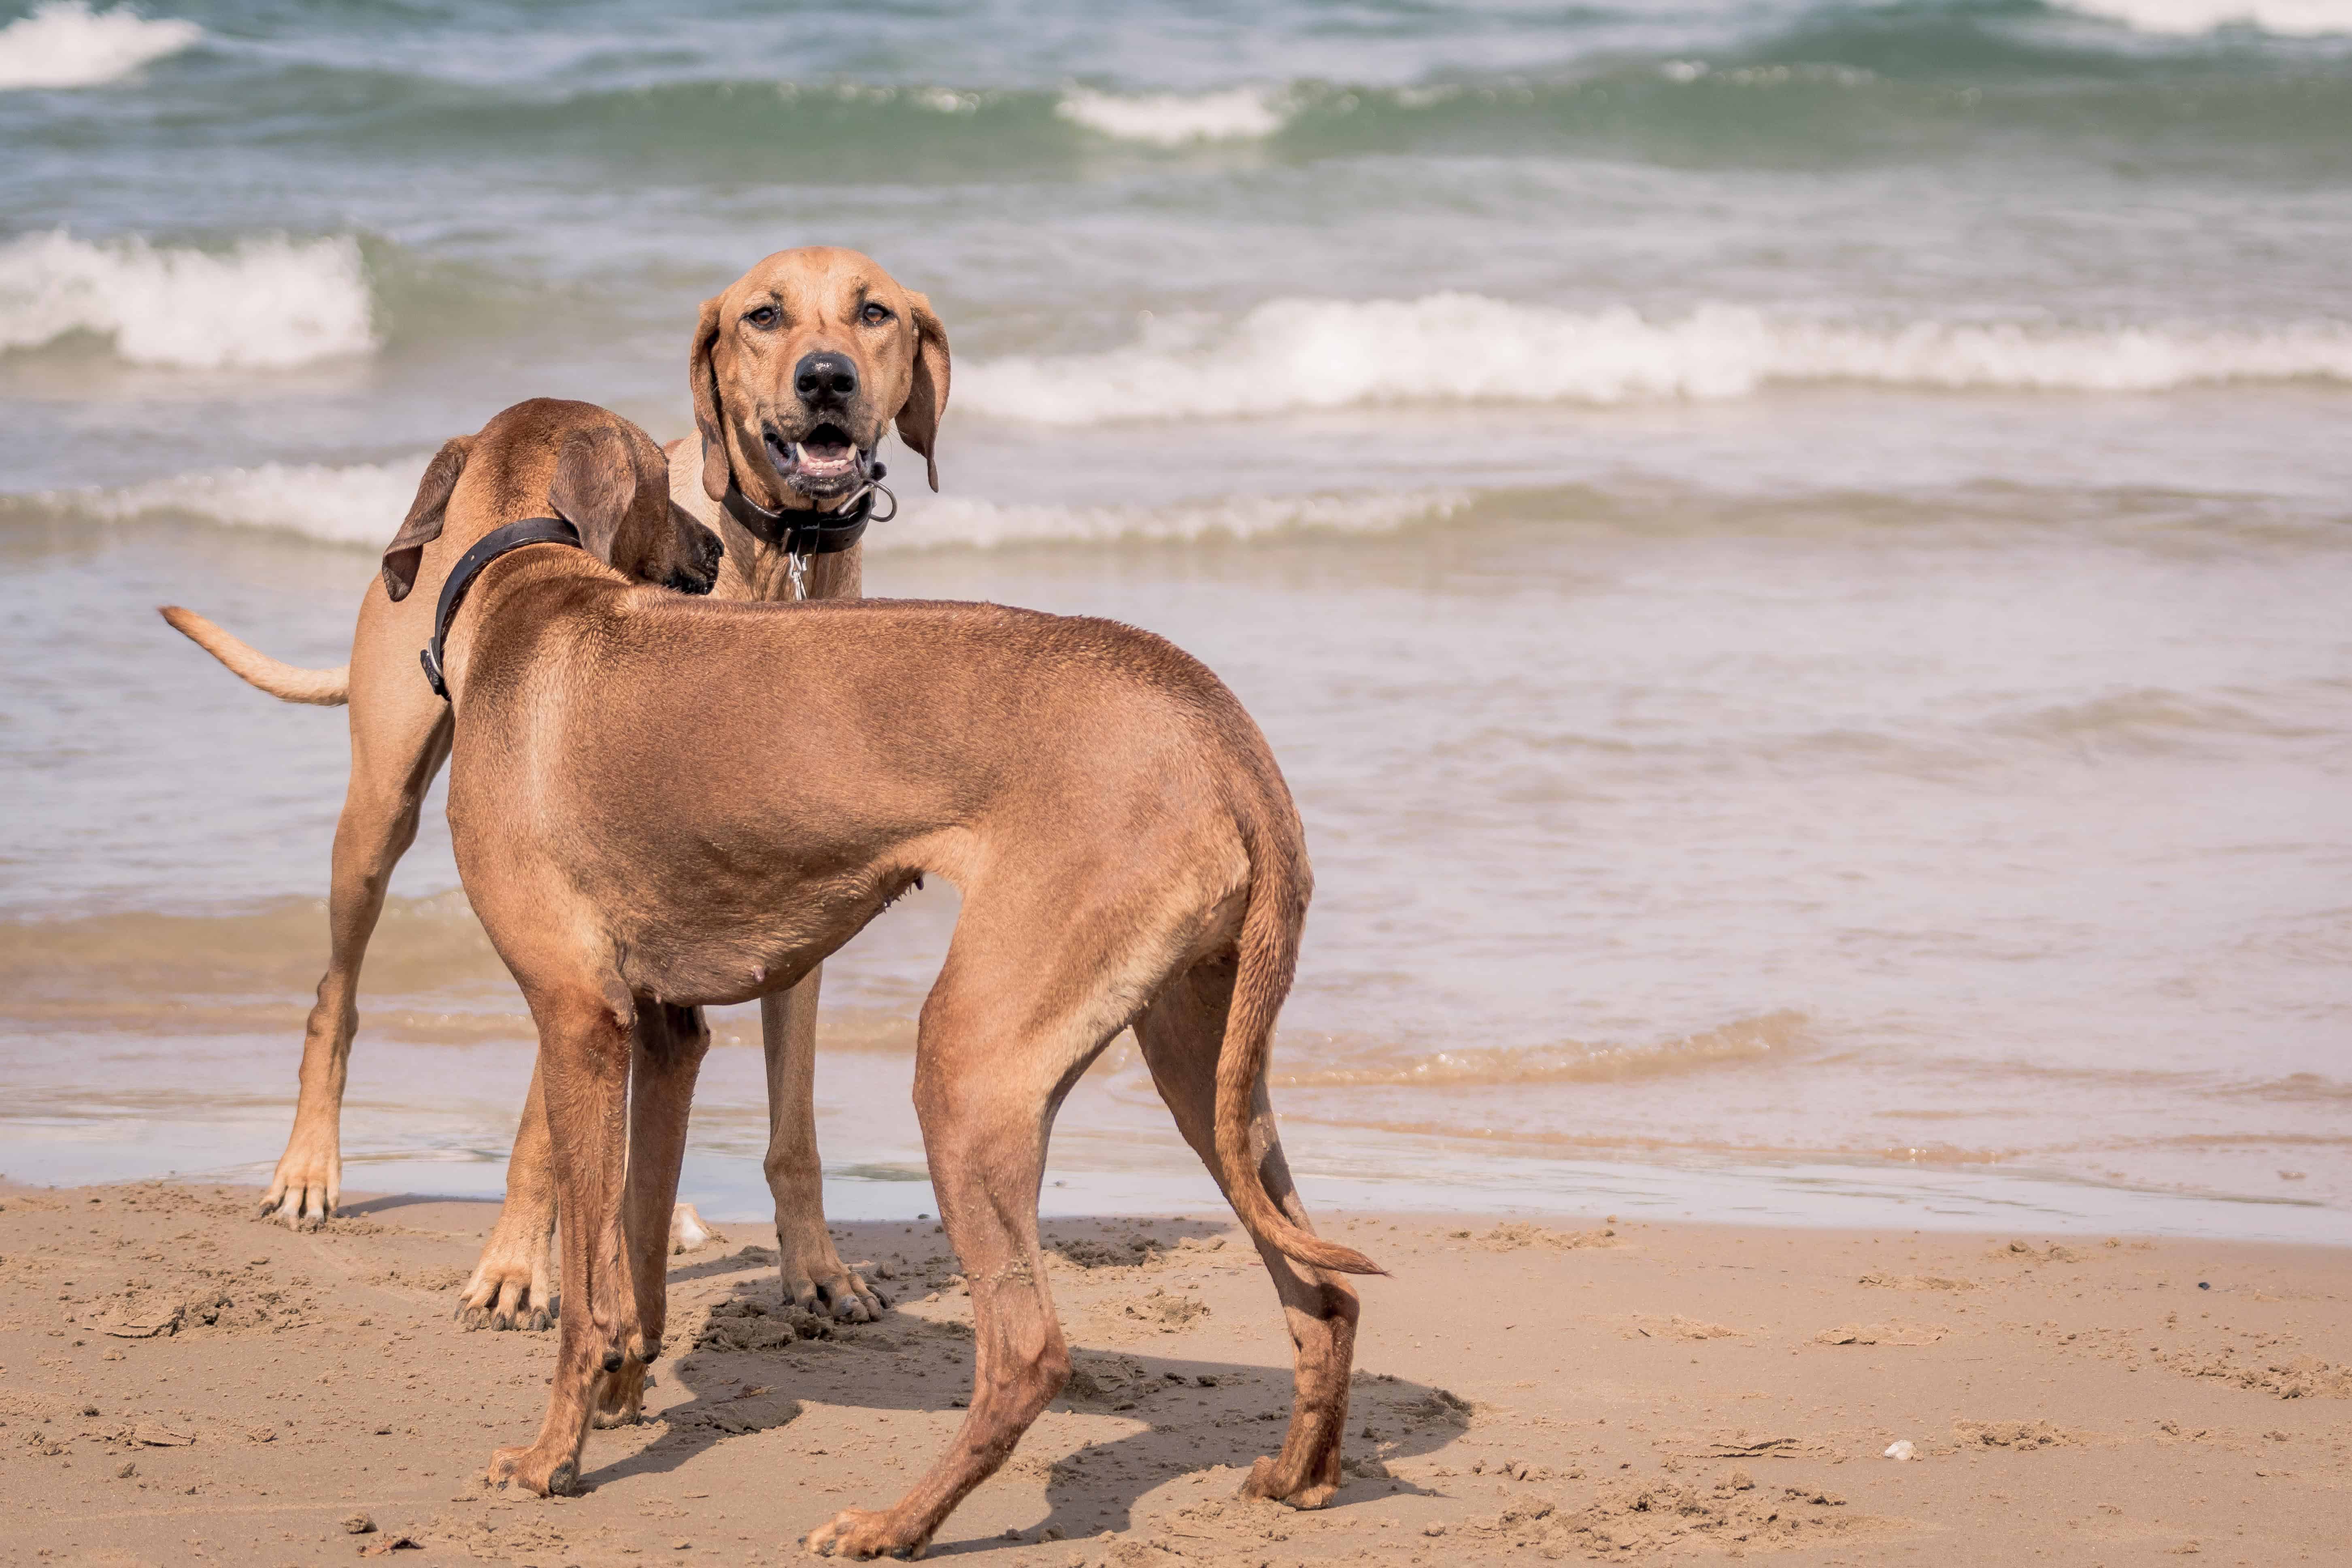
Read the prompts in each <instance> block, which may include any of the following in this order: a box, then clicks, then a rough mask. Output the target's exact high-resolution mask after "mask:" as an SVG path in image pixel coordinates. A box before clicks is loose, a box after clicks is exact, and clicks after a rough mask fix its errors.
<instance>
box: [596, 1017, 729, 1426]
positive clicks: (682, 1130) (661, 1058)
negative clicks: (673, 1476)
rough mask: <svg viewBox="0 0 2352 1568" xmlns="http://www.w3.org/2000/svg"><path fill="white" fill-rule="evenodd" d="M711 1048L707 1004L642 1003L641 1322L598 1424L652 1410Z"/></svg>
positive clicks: (634, 1224)
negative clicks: (673, 1226)
mask: <svg viewBox="0 0 2352 1568" xmlns="http://www.w3.org/2000/svg"><path fill="white" fill-rule="evenodd" d="M709 1048H710V1029H709V1026H708V1025H706V1024H705V1023H704V1022H703V1019H702V1009H701V1008H699V1007H668V1006H664V1005H661V1004H659V1003H656V1002H647V1001H640V1002H639V1003H638V1004H637V1039H636V1051H635V1066H634V1067H633V1068H631V1069H630V1075H629V1177H628V1182H629V1185H628V1195H627V1197H626V1198H625V1200H624V1203H623V1207H622V1216H623V1219H624V1221H625V1226H624V1228H625V1230H626V1231H627V1233H628V1238H629V1278H630V1280H631V1282H632V1284H633V1286H634V1288H635V1291H636V1326H635V1333H634V1334H630V1335H625V1336H624V1339H623V1348H624V1349H625V1351H626V1352H628V1359H627V1360H626V1361H625V1362H623V1363H622V1364H621V1369H620V1370H619V1371H618V1372H608V1373H604V1376H603V1377H602V1378H601V1379H599V1381H598V1383H597V1385H596V1417H595V1420H596V1425H597V1426H630V1425H634V1424H635V1422H636V1421H637V1419H638V1418H639V1417H640V1416H641V1415H643V1414H644V1410H645V1394H646V1368H647V1367H648V1366H651V1365H652V1364H653V1363H654V1360H655V1358H656V1357H657V1356H659V1355H660V1354H661V1351H662V1336H663V1334H664V1333H665V1332H666V1331H667V1328H668V1317H669V1216H670V1209H671V1206H672V1205H675V1204H676V1203H677V1172H678V1166H679V1164H680V1163H682V1162H683V1161H684V1159H685V1158H686V1118H687V1111H688V1109H689V1108H690V1107H691V1106H692V1104H693V1102H694V1080H695V1079H696V1077H697V1076H698V1074H700V1072H701V1070H702V1058H703V1054H704V1053H705V1052H706V1051H708V1050H709Z"/></svg>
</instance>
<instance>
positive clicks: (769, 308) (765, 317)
mask: <svg viewBox="0 0 2352 1568" xmlns="http://www.w3.org/2000/svg"><path fill="white" fill-rule="evenodd" d="M743 319H744V320H745V321H749V322H751V324H752V325H753V326H755V327H772V326H774V325H775V324H776V308H775V307H774V306H773V305H762V306H761V307H760V308H759V309H758V310H754V311H752V312H751V314H750V315H748V316H746V317H744V318H743Z"/></svg>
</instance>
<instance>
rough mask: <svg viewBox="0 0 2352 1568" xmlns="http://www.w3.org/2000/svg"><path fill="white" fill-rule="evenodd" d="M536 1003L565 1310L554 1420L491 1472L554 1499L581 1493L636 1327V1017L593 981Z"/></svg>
mask: <svg viewBox="0 0 2352 1568" xmlns="http://www.w3.org/2000/svg"><path fill="white" fill-rule="evenodd" d="M531 1011H532V1012H533V1013H534V1014H536V1015H537V1016H539V1019H540V1051H539V1066H540V1072H541V1078H542V1080H543V1083H544V1087H545V1090H546V1101H547V1125H548V1131H549V1134H550V1136H551V1138H552V1140H553V1142H554V1146H555V1149H554V1152H555V1160H554V1163H555V1179H556V1205H557V1209H558V1212H559V1215H560V1216H561V1217H560V1219H559V1222H558V1224H557V1226H556V1235H557V1240H558V1244H559V1245H560V1246H561V1247H562V1253H563V1280H564V1290H563V1308H562V1313H561V1315H560V1317H559V1320H558V1323H557V1337H556V1350H555V1374H554V1376H553V1377H551V1378H550V1379H549V1380H548V1396H547V1418H546V1420H545V1421H544V1422H542V1423H541V1426H540V1429H539V1436H538V1438H537V1439H536V1440H535V1441H533V1442H532V1443H531V1444H530V1446H529V1447H520V1448H501V1449H499V1451H498V1452H496V1453H495V1454H493V1455H491V1456H490V1468H489V1479H491V1480H493V1481H496V1482H499V1483H504V1482H507V1481H513V1482H515V1483H516V1484H518V1485H520V1486H521V1487H523V1488H525V1489H528V1490H530V1491H534V1492H537V1493H539V1494H540V1495H541V1496H542V1497H544V1496H547V1495H549V1494H551V1493H552V1494H555V1495H558V1496H563V1495H568V1494H570V1493H571V1492H572V1491H574V1490H576V1489H578V1486H579V1482H580V1446H581V1444H582V1442H583V1440H584V1439H585V1438H586V1436H587V1433H588V1419H589V1414H590V1411H591V1408H592V1406H593V1394H594V1384H595V1382H596V1379H597V1378H598V1377H599V1376H600V1375H601V1374H603V1373H609V1372H618V1371H619V1370H620V1369H621V1367H622V1365H623V1364H624V1363H625V1361H626V1360H627V1356H626V1353H625V1352H626V1349H627V1343H626V1342H627V1341H628V1340H629V1339H630V1338H632V1337H634V1336H635V1331H636V1317H637V1312H636V1300H635V1288H634V1286H633V1285H632V1283H631V1280H630V1278H629V1263H628V1258H627V1253H626V1248H625V1243H624V1236H623V1226H622V1217H621V1196H622V1187H623V1183H624V1180H625V1167H626V1162H627V1158H628V1131H627V1125H626V1121H627V1116H628V1098H629V1059H630V1051H631V1045H632V1038H631V1037H632V1034H633V1029H634V1020H633V1019H631V1018H629V1017H628V1016H626V1013H625V1009H621V1010H616V1008H615V1006H614V1004H613V1003H611V1002H609V1001H608V1000H607V999H606V998H604V996H602V995H600V994H597V993H596V992H594V991H586V990H584V989H583V992H581V993H576V994H567V995H562V996H557V997H551V998H550V997H543V996H534V997H533V998H532V1008H531Z"/></svg>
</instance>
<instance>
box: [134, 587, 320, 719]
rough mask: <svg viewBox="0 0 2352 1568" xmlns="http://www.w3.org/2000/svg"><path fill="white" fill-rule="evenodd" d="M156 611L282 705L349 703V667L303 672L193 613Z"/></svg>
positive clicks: (169, 608)
mask: <svg viewBox="0 0 2352 1568" xmlns="http://www.w3.org/2000/svg"><path fill="white" fill-rule="evenodd" d="M158 608H159V610H160V612H161V614H162V615H163V618H164V619H165V620H167V621H169V622H171V623H172V629H173V630H174V631H176V632H178V633H179V634H180V635H181V636H182V637H186V638H187V639H188V640H189V641H190V642H192V643H194V644H195V645H196V646H197V647H200V648H202V649H204V650H205V652H206V653H208V654H210V655H212V656H213V657H214V658H216V659H218V660H220V661H221V662H222V663H223V664H225V665H226V666H228V667H229V669H230V670H231V671H232V672H233V673H234V674H236V676H238V677H239V678H240V679H243V680H244V681H245V682H246V684H247V685H249V686H257V687H259V688H260V689H262V690H264V691H267V692H268V693H269V695H271V696H272V697H275V698H277V699H278V700H280V701H281V702H310V703H313V704H316V705H317V706H319V707H320V708H340V707H341V706H342V705H343V704H344V703H346V702H349V701H350V700H352V667H351V666H350V665H348V664H339V665H337V666H336V667H335V668H332V669H304V668H302V667H301V666H299V665H296V664H288V663H287V662H285V661H284V660H283V659H276V658H270V657H269V656H268V654H266V653H263V652H262V651H261V650H260V649H259V648H257V647H251V646H249V645H247V644H246V643H244V642H242V641H240V640H239V639H237V638H236V637H231V636H230V635H229V634H228V633H226V632H225V631H223V630H221V629H220V627H218V626H215V625H213V624H212V622H210V621H208V620H206V619H205V618H204V616H200V615H198V614H196V612H195V611H194V610H184V609H182V608H181V607H180V606H179V605H160V606H158Z"/></svg>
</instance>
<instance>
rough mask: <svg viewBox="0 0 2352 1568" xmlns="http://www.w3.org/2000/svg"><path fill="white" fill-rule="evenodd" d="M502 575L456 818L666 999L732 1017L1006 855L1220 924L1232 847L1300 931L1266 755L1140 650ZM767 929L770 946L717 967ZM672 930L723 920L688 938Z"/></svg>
mask: <svg viewBox="0 0 2352 1568" xmlns="http://www.w3.org/2000/svg"><path fill="white" fill-rule="evenodd" d="M549 553H550V554H551V555H552V554H553V553H554V552H549ZM525 574H530V576H531V577H532V578H533V579H535V580H532V581H525V582H517V583H515V584H512V586H511V588H510V589H509V590H505V591H501V592H500V593H499V595H498V598H497V602H496V604H495V605H492V606H489V607H487V608H486V609H485V611H484V616H485V621H486V626H487V628H488V629H487V630H486V632H485V634H484V635H482V636H481V637H478V638H477V639H476V641H475V643H474V646H473V647H472V648H471V650H470V652H469V655H468V657H469V659H470V666H469V673H468V678H467V690H466V691H465V692H464V693H462V694H461V696H460V699H459V701H458V705H457V719H458V735H457V755H456V760H455V762H454V763H453V768H452V773H451V797H450V798H451V809H452V813H453V818H454V817H455V816H458V815H472V814H474V813H477V812H479V813H482V814H485V815H487V816H494V817H496V818H498V819H499V820H501V821H503V822H505V823H507V824H508V825H509V826H508V828H507V829H506V830H505V832H504V833H503V834H502V836H501V838H500V841H499V853H500V854H501V855H506V856H512V855H514V854H517V853H519V852H520V850H521V847H522V845H523V844H524V843H526V842H530V843H533V844H535V845H536V846H538V848H537V851H536V852H539V853H543V854H545V855H547V856H548V857H550V858H551V859H552V860H553V861H555V862H556V863H558V864H560V866H561V868H562V875H563V877H564V878H565V879H567V880H570V881H572V882H575V883H576V884H577V885H578V887H579V888H580V889H581V890H582V892H583V895H584V896H586V897H587V898H588V899H589V900H592V901H593V903H594V904H595V905H596V906H597V907H598V908H599V909H601V910H603V911H604V916H603V918H604V921H607V922H609V924H610V929H611V930H612V934H613V936H614V940H616V941H623V942H628V943H629V944H631V949H632V952H633V953H635V955H636V962H637V963H638V964H640V965H641V966H642V973H645V975H646V978H648V979H651V978H653V976H654V973H655V972H656V971H658V972H659V973H661V975H662V976H663V984H660V985H659V986H656V987H654V988H655V989H657V990H658V991H659V992H660V994H665V995H675V996H680V997H685V996H694V997H696V998H698V999H707V1000H712V1001H718V1000H730V1001H731V1000H740V999H742V998H743V996H745V995H747V994H754V993H755V991H756V990H757V989H758V988H760V987H762V986H764V985H766V984H768V983H769V979H768V977H770V976H772V974H773V973H776V972H777V971H778V969H779V966H780V965H782V964H784V963H786V954H785V952H784V951H783V949H784V948H785V947H786V946H791V947H794V948H800V947H801V946H802V944H803V943H806V942H822V941H824V940H825V937H821V936H820V934H819V932H820V930H822V931H824V932H825V933H826V936H831V934H832V933H833V932H835V931H838V936H837V938H836V939H835V941H836V944H837V941H845V940H846V939H847V937H848V935H850V934H854V932H855V931H856V929H857V927H858V926H859V925H862V924H863V923H864V921H865V920H866V919H867V918H870V917H871V914H872V913H873V912H875V911H877V910H879V909H880V908H881V906H882V905H883V904H884V903H885V902H887V900H888V899H889V898H891V897H893V896H895V894H896V893H897V891H898V888H899V886H901V885H902V882H901V880H900V879H901V878H903V877H911V876H914V875H917V874H920V873H921V872H924V871H936V872H939V873H940V874H941V875H944V876H947V877H949V878H950V879H952V880H955V881H957V882H958V883H959V884H960V885H969V884H970V882H971V880H972V879H974V878H975V877H976V876H978V875H979V874H980V872H981V864H980V863H981V861H982V860H983V859H985V858H988V857H990V856H992V855H994V854H999V853H1001V852H1002V847H1003V846H1005V845H1012V844H1019V845H1022V846H1023V847H1024V848H1023V850H1022V854H1023V856H1024V858H1026V859H1028V860H1030V861H1032V862H1034V863H1035V864H1037V865H1038V866H1039V867H1040V868H1043V867H1044V866H1045V863H1047V862H1052V861H1056V860H1061V859H1066V858H1087V859H1095V860H1099V861H1102V862H1104V863H1105V864H1106V865H1108V866H1110V867H1112V868H1117V869H1118V870H1119V871H1120V872H1121V873H1122V875H1121V879H1125V878H1126V877H1129V876H1131V877H1135V878H1144V879H1149V878H1155V877H1156V878H1159V879H1162V880H1174V881H1184V882H1191V881H1196V880H1197V881H1199V882H1201V884H1202V885H1201V886H1200V887H1199V888H1198V889H1195V892H1196V895H1197V896H1198V897H1200V898H1202V900H1205V901H1206V902H1208V903H1211V904H1213V903H1216V902H1217V901H1219V900H1222V899H1224V898H1227V897H1229V896H1231V895H1233V894H1234V893H1236V892H1237V891H1238V890H1239V889H1241V888H1242V887H1243V886H1244V884H1245V883H1246V882H1247V880H1248V879H1249V876H1250V866H1251V863H1252V859H1253V856H1252V855H1251V853H1250V850H1249V845H1251V844H1253V843H1255V844H1259V845H1261V846H1263V848H1262V850H1261V851H1260V853H1259V855H1258V856H1257V857H1255V858H1260V859H1266V858H1272V859H1275V860H1278V861H1279V863H1280V864H1281V865H1283V866H1284V867H1285V868H1286V870H1285V875H1286V876H1295V878H1296V879H1297V881H1298V887H1297V900H1298V902H1299V903H1300V904H1301V905H1302V906H1303V904H1304V902H1305V897H1306V892H1307V884H1306V878H1307V871H1306V867H1307V858H1306V851H1305V846H1304V841H1303V835H1302V832H1301V829H1300V827H1299V824H1298V818H1297V812H1296V810H1295V808H1294V807H1293V805H1292V804H1291V800H1290V797H1289V794H1288V791H1287V789H1286V787H1285V785H1284V784H1283V780H1282V776H1281V773H1280V771H1279V769H1278V768H1277V767H1276V764H1275V762H1274V759H1273V755H1272V753H1271V752H1270V751H1269V749H1268V748H1267V746H1266V744H1265V739H1264V737H1263V736H1262V735H1261V734H1260V732H1259V731H1258V729H1257V726H1256V725H1255V723H1254V722H1253V721H1251V720H1250V718H1249V715H1248V714H1247V713H1246V712H1245V711H1244V710H1243V708H1242V706H1241V704H1240V703H1239V702H1238V701H1237V700H1235V699H1234V696H1233V694H1232V693H1231V692H1230V691H1229V690H1227V689H1226V688H1225V687H1224V685H1223V683H1222V682H1221V681H1219V680H1218V679H1217V678H1216V677H1215V676H1214V675H1213V674H1212V673H1211V672H1210V671H1209V670H1208V669H1207V668H1205V667H1204V666H1202V664H1201V663H1200V662H1199V661H1198V660H1196V659H1194V658H1192V657H1191V656H1190V655H1188V654H1186V653H1184V652H1182V651H1181V649H1179V648H1177V647H1174V646H1173V645H1171V644H1170V643H1168V642H1167V641H1165V640H1164V639H1162V638H1160V637H1155V636H1153V635H1152V634H1150V633H1149V632H1145V631H1140V630H1138V629H1137V628H1135V627H1132V626H1123V625H1120V624H1118V623H1117V622H1112V621H1105V620H1096V619H1088V618H1075V617H1069V616H1050V615H1045V614H1041V613H1039V612H1035V611H1030V610H1021V609H1013V608H1007V607H1004V606H1002V605H970V604H955V603H932V602H924V601H905V600H864V601H853V602H845V603H838V604H812V605H741V604H730V603H724V602H714V601H709V600H694V601H687V600H681V599H679V598H677V596H675V595H658V594H654V593H650V592H648V591H646V590H642V589H635V588H632V587H630V586H628V585H626V584H623V583H621V582H620V581H619V580H618V579H617V578H615V577H611V576H607V575H604V574H593V575H589V574H583V572H582V571H581V570H580V569H579V563H566V562H563V561H561V560H557V559H550V560H544V561H539V562H532V563H524V564H522V565H520V566H519V567H518V568H517V576H518V577H522V576H524V575H525ZM689 742H691V745H692V747H693V748H694V750H693V751H692V752H689V750H688V744H689ZM689 754H691V755H694V756H695V757H696V763H695V765H694V766H693V767H691V768H687V767H683V766H680V765H678V764H679V761H680V760H681V759H683V758H685V757H686V756H688V755H689ZM1292 868H1295V870H1293V869H1292ZM1041 874H1044V873H1043V871H1042V870H1041ZM1211 884H1221V886H1212V885H1211ZM787 905H790V906H792V907H793V909H794V910H795V911H796V917H795V919H794V920H793V923H794V924H795V925H796V926H798V927H799V928H801V929H799V930H796V931H794V932H793V933H792V935H791V940H790V942H785V941H783V940H782V933H776V934H775V935H773V936H772V938H771V939H770V940H767V941H764V942H759V943H757V944H756V945H757V946H758V947H759V949H760V951H759V952H752V953H748V954H747V953H746V952H743V951H741V950H740V943H741V942H742V934H743V932H745V931H749V930H752V929H756V928H764V927H766V926H769V925H770V924H772V922H773V921H775V920H776V918H777V911H778V910H779V909H780V908H783V907H785V906H787ZM682 908H697V909H700V910H706V911H714V912H715V911H725V912H724V913H716V914H715V918H711V919H698V920H694V921H688V922H686V923H687V924H688V925H691V926H693V927H694V928H696V934H695V935H693V936H692V937H691V938H687V937H683V936H682V935H681V934H680V932H681V926H680V924H679V922H678V921H677V919H676V918H675V917H676V916H677V913H678V912H679V911H680V910H681V909H682ZM850 922H854V923H850ZM844 923H847V929H846V930H839V929H838V928H839V927H840V926H841V925H843V924H844ZM714 943H715V944H716V945H715V947H714ZM800 956H807V955H806V953H805V952H803V953H802V954H801V955H800ZM814 956H816V957H821V956H822V954H821V953H818V954H815V955H814ZM811 961H812V962H813V961H814V960H813V959H811ZM793 962H795V963H797V959H795V960H794V961H793ZM706 993H709V994H706ZM721 993H723V994H721Z"/></svg>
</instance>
